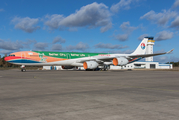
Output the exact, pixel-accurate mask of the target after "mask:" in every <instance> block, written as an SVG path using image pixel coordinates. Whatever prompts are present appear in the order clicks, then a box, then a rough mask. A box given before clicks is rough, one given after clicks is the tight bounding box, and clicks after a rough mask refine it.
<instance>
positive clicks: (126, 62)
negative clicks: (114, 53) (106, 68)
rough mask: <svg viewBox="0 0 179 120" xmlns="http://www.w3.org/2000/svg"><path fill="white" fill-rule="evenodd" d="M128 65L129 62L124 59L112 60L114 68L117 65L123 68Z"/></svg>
mask: <svg viewBox="0 0 179 120" xmlns="http://www.w3.org/2000/svg"><path fill="white" fill-rule="evenodd" d="M128 63H129V60H128V59H126V58H124V57H119V58H114V59H113V64H114V65H115V66H117V65H120V66H125V65H127V64H128Z"/></svg>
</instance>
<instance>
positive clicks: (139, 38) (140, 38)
mask: <svg viewBox="0 0 179 120" xmlns="http://www.w3.org/2000/svg"><path fill="white" fill-rule="evenodd" d="M148 36H149V35H148V34H143V35H141V36H139V37H138V40H143V39H144V37H148Z"/></svg>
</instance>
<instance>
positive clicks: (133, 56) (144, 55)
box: [128, 49, 174, 58]
mask: <svg viewBox="0 0 179 120" xmlns="http://www.w3.org/2000/svg"><path fill="white" fill-rule="evenodd" d="M173 50H174V49H172V50H170V51H168V52H164V53H155V54H142V55H129V56H128V57H129V58H138V57H142V58H144V57H151V56H157V55H163V54H168V53H171V52H172V51H173Z"/></svg>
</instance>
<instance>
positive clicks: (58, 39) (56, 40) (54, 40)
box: [52, 36, 66, 44]
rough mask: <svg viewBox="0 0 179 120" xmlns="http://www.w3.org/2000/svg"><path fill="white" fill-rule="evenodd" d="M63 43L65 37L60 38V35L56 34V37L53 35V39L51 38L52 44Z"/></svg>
mask: <svg viewBox="0 0 179 120" xmlns="http://www.w3.org/2000/svg"><path fill="white" fill-rule="evenodd" d="M58 42H59V43H65V42H66V40H65V39H63V38H61V37H59V36H57V37H55V38H54V39H53V42H52V43H53V44H55V43H58Z"/></svg>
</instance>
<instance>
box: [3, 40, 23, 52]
mask: <svg viewBox="0 0 179 120" xmlns="http://www.w3.org/2000/svg"><path fill="white" fill-rule="evenodd" d="M21 48H23V45H22V44H21V42H20V41H18V40H16V41H15V42H12V41H5V40H2V39H0V49H4V50H19V49H21Z"/></svg>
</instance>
